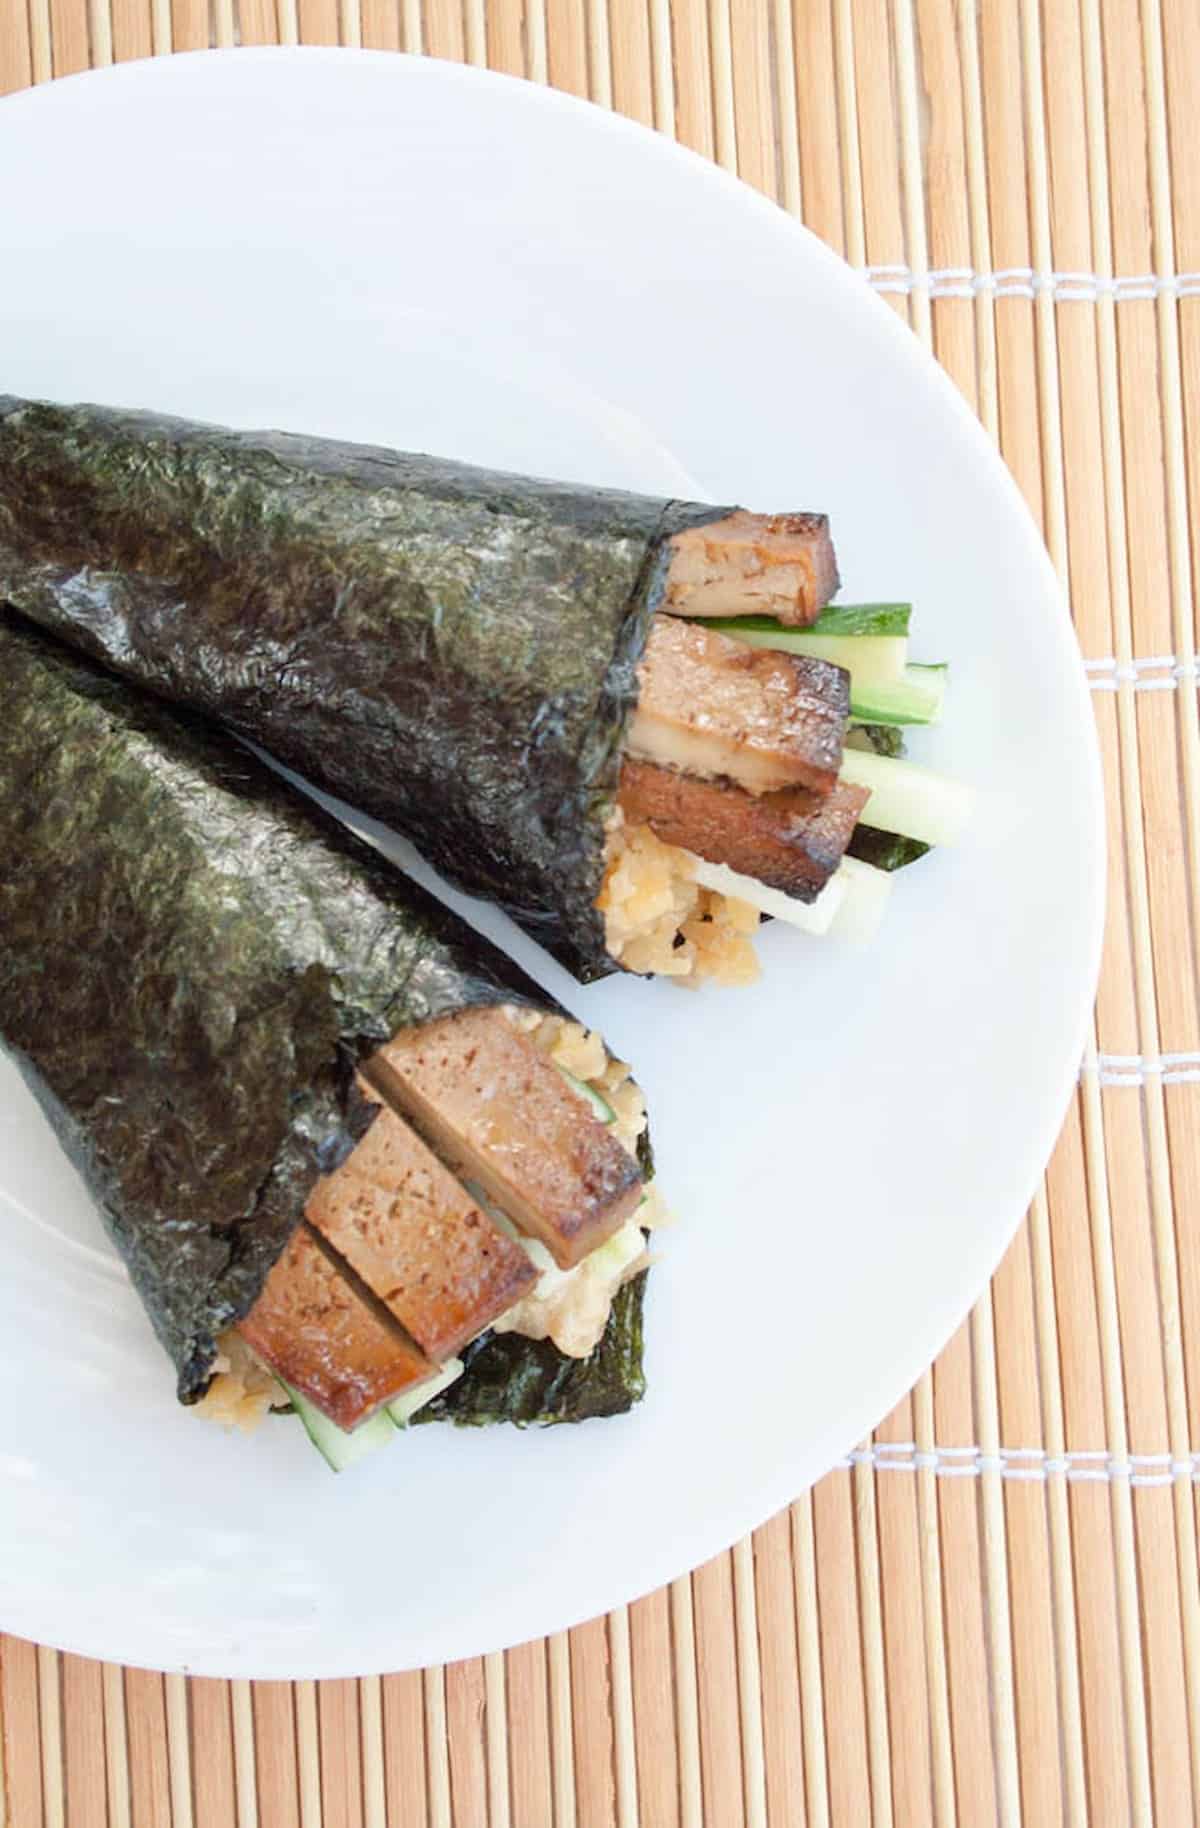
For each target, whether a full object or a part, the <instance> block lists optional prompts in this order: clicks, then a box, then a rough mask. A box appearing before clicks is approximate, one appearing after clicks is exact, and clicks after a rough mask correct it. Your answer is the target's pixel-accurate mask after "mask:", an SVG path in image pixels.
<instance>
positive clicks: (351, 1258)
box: [307, 1092, 537, 1361]
mask: <svg viewBox="0 0 1200 1828" xmlns="http://www.w3.org/2000/svg"><path fill="white" fill-rule="evenodd" d="M371 1095H372V1094H371V1093H370V1092H368V1093H367V1096H368V1097H370V1096H371ZM307 1217H308V1220H309V1223H310V1224H311V1225H313V1226H315V1228H316V1230H317V1231H319V1232H320V1233H321V1235H322V1237H323V1238H324V1239H325V1240H326V1242H327V1243H328V1244H330V1245H332V1246H333V1249H334V1250H335V1251H337V1253H338V1255H339V1256H341V1257H344V1258H345V1260H346V1262H347V1263H348V1264H349V1265H350V1267H351V1269H353V1270H354V1272H355V1274H356V1275H358V1276H360V1277H361V1278H362V1280H363V1281H364V1282H365V1283H366V1285H367V1287H368V1288H369V1289H370V1290H371V1291H372V1292H373V1293H374V1294H375V1295H377V1296H378V1297H379V1299H380V1301H382V1302H383V1303H384V1305H385V1307H387V1308H388V1309H389V1310H390V1311H391V1312H392V1313H393V1314H394V1315H395V1316H396V1319H397V1320H398V1321H399V1322H400V1324H401V1326H403V1327H404V1329H405V1331H406V1332H408V1333H410V1334H411V1335H412V1337H413V1339H415V1340H416V1342H417V1344H418V1345H419V1346H421V1347H422V1348H423V1349H424V1351H426V1352H427V1353H428V1354H429V1356H430V1358H432V1359H436V1360H438V1361H440V1360H442V1359H445V1358H451V1357H453V1356H454V1354H455V1353H456V1352H457V1351H458V1350H459V1349H460V1347H462V1346H464V1345H466V1343H467V1341H468V1340H469V1339H474V1338H475V1335H476V1334H477V1333H482V1332H483V1330H484V1328H485V1327H488V1326H490V1325H491V1323H492V1321H493V1320H494V1319H495V1318H496V1316H497V1315H498V1314H502V1313H503V1312H504V1310H505V1309H506V1308H509V1307H511V1306H512V1305H513V1303H514V1302H515V1301H519V1300H520V1299H521V1297H522V1296H523V1295H525V1294H527V1293H528V1291H529V1289H530V1288H531V1287H532V1285H533V1283H534V1282H535V1281H536V1280H537V1272H536V1270H535V1269H534V1267H533V1265H532V1263H531V1262H530V1261H529V1257H528V1255H527V1254H526V1252H525V1251H524V1250H523V1249H522V1247H521V1246H520V1245H519V1244H516V1243H514V1242H513V1240H512V1239H511V1238H508V1237H505V1235H504V1233H503V1232H502V1231H501V1230H500V1227H499V1226H498V1225H497V1224H496V1223H495V1222H494V1220H492V1219H490V1218H489V1217H488V1215H487V1214H486V1213H484V1212H481V1211H480V1209H479V1207H478V1206H477V1205H476V1203H475V1201H474V1200H472V1199H471V1198H470V1196H469V1195H468V1194H467V1192H466V1191H465V1189H464V1188H463V1187H461V1186H460V1185H459V1183H458V1182H457V1181H456V1180H455V1178H454V1176H453V1175H452V1174H451V1173H450V1171H449V1169H448V1168H446V1167H444V1166H443V1164H442V1163H441V1162H440V1161H439V1160H438V1158H437V1156H436V1155H435V1154H434V1153H433V1151H432V1150H431V1149H429V1148H427V1147H426V1145H425V1144H424V1143H423V1142H422V1141H421V1138H420V1137H419V1136H418V1135H417V1134H416V1131H415V1130H413V1129H412V1128H411V1126H410V1125H409V1124H407V1123H405V1121H404V1119H403V1118H402V1117H398V1116H397V1115H396V1113H395V1112H394V1111H389V1110H387V1109H386V1108H382V1109H380V1110H379V1111H378V1112H377V1115H376V1116H375V1118H374V1119H373V1121H372V1123H371V1126H370V1128H369V1129H368V1131H367V1133H366V1135H365V1136H364V1137H363V1139H362V1141H361V1142H360V1143H359V1144H358V1145H357V1147H356V1148H355V1149H354V1150H353V1151H352V1153H351V1154H350V1155H349V1156H348V1157H347V1159H346V1160H345V1161H344V1162H343V1163H342V1165H341V1167H340V1168H338V1169H337V1170H336V1171H335V1172H334V1173H333V1174H330V1175H326V1176H325V1177H324V1178H323V1179H322V1180H320V1181H318V1182H317V1185H316V1187H315V1188H314V1189H313V1191H312V1194H311V1195H310V1196H309V1202H308V1210H307Z"/></svg>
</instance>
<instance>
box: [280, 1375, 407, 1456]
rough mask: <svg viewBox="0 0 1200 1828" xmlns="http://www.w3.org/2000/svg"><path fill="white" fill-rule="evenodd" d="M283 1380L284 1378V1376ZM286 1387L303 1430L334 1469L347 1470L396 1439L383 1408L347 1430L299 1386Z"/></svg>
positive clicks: (286, 1385) (287, 1385)
mask: <svg viewBox="0 0 1200 1828" xmlns="http://www.w3.org/2000/svg"><path fill="white" fill-rule="evenodd" d="M280 1382H281V1383H282V1382H283V1380H282V1378H281V1379H280ZM283 1387H284V1389H285V1390H286V1391H287V1393H288V1395H289V1397H290V1398H291V1400H292V1407H293V1408H294V1409H295V1411H296V1414H297V1415H298V1416H299V1417H300V1420H301V1421H302V1422H303V1423H304V1431H305V1433H306V1434H307V1436H308V1438H309V1440H310V1441H311V1442H312V1444H313V1446H314V1447H315V1448H316V1450H317V1452H318V1453H319V1454H320V1455H321V1456H322V1458H323V1459H324V1460H325V1461H326V1463H327V1464H328V1465H329V1466H331V1467H332V1468H333V1470H334V1472H335V1473H340V1472H344V1471H345V1469H346V1468H347V1467H348V1466H353V1465H354V1463H355V1461H356V1460H364V1459H365V1458H366V1456H367V1455H368V1454H370V1453H374V1452H375V1449H376V1448H377V1447H382V1446H383V1444H384V1442H385V1441H390V1440H392V1439H394V1436H395V1429H394V1428H393V1426H392V1423H391V1422H389V1420H388V1418H387V1415H386V1413H385V1412H384V1411H383V1410H382V1409H380V1410H378V1411H377V1412H376V1414H374V1415H373V1416H371V1417H370V1419H369V1420H368V1421H365V1422H360V1423H359V1425H358V1427H357V1428H355V1429H353V1430H347V1429H345V1428H339V1427H338V1426H337V1424H336V1422H331V1421H330V1420H329V1417H328V1416H327V1415H322V1414H321V1411H320V1410H319V1409H318V1408H317V1407H316V1405H315V1404H314V1403H310V1402H309V1400H308V1398H307V1397H306V1396H301V1395H300V1392H299V1391H298V1390H293V1389H292V1386H291V1385H290V1384H284V1386H283Z"/></svg>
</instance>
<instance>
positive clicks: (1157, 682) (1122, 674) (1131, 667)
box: [1083, 654, 1200, 692]
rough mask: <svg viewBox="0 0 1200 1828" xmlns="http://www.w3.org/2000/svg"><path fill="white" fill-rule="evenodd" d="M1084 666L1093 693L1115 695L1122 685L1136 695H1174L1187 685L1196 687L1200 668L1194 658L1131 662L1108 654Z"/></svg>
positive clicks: (1163, 657)
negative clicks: (1154, 693)
mask: <svg viewBox="0 0 1200 1828" xmlns="http://www.w3.org/2000/svg"><path fill="white" fill-rule="evenodd" d="M1083 665H1084V670H1085V672H1086V673H1087V676H1088V684H1089V685H1090V686H1091V688H1092V691H1093V692H1116V691H1119V690H1120V688H1121V686H1123V685H1131V686H1132V687H1133V689H1134V691H1135V692H1173V691H1175V690H1176V688H1177V687H1178V686H1180V685H1183V684H1184V683H1185V682H1186V683H1187V684H1189V685H1194V684H1195V683H1196V680H1197V678H1198V677H1200V669H1198V668H1197V665H1196V661H1195V660H1194V659H1193V658H1192V657H1191V656H1189V657H1188V658H1187V659H1186V660H1177V659H1176V657H1175V655H1174V654H1155V655H1153V656H1151V657H1149V658H1148V659H1145V660H1128V661H1121V660H1117V659H1115V658H1114V657H1113V656H1112V655H1107V656H1105V657H1104V658H1103V659H1100V660H1085V661H1084V663H1083Z"/></svg>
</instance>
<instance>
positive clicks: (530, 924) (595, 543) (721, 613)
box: [0, 397, 925, 982]
mask: <svg viewBox="0 0 1200 1828" xmlns="http://www.w3.org/2000/svg"><path fill="white" fill-rule="evenodd" d="M837 584H838V574H837V567H836V563H835V558H834V551H833V546H832V543H831V540H830V534H829V528H828V524H827V521H826V518H825V516H824V515H821V514H812V513H784V514H754V513H749V512H747V511H746V510H745V509H742V508H734V507H728V506H708V505H704V504H701V503H695V502H680V501H670V500H663V499H659V498H655V497H649V496H641V495H632V494H626V493H622V492H620V491H616V490H609V489H599V488H587V487H583V486H580V485H576V484H566V483H557V482H547V481H541V480H538V479H535V478H530V477H522V476H511V475H503V474H499V473H497V472H494V471H489V470H483V469H477V468H473V467H471V466H468V465H464V464H456V463H451V462H447V461H443V460H442V459H438V458H432V457H426V456H416V455H409V454H404V453H400V452H396V451H391V450H383V449H376V448H372V447H366V446H361V445H354V444H346V443H340V442H336V441H333V440H330V439H322V438H312V437H302V436H298V435H295V434H283V433H277V432H244V431H229V430H225V429H222V428H220V427H214V426H206V425H200V424H194V423H191V422H188V421H183V420H178V419H168V418H164V417H161V416H157V415H154V414H151V413H145V412H127V411H117V410H111V409H107V408H103V407H96V406H70V407H63V406H53V405H46V404H38V403H31V402H27V401H21V400H16V399H9V398H2V397H0V597H3V598H6V599H7V600H8V601H10V602H12V603H13V604H14V605H15V606H16V607H17V608H18V609H20V610H21V611H23V612H24V613H25V614H27V615H28V616H30V617H31V618H33V619H34V620H35V621H37V622H39V623H40V624H42V625H43V626H44V627H46V628H48V629H50V630H51V631H53V632H55V633H57V634H59V635H61V636H62V637H63V638H64V639H66V640H68V641H69V642H71V643H72V644H74V645H78V646H81V647H83V648H84V649H85V650H86V651H87V652H89V653H90V654H91V655H92V656H93V657H95V658H98V659H100V660H102V661H104V662H105V663H106V664H107V665H109V666H111V667H113V668H115V669H116V670H117V671H119V672H121V673H123V674H125V675H127V676H128V677H130V678H132V679H133V680H135V681H136V682H137V683H139V684H141V685H144V686H147V687H149V688H150V689H152V690H153V691H155V692H157V693H159V694H161V695H163V696H164V697H167V698H171V699H175V700H178V701H180V702H183V703H184V704H187V705H189V706H191V707H193V708H195V709H198V710H200V711H202V712H205V713H207V714H209V715H212V716H214V717H216V718H219V719H220V720H222V721H223V722H224V723H226V724H227V725H229V726H230V727H232V728H233V729H235V730H236V731H238V732H239V733H240V734H241V735H243V736H245V737H247V738H250V739H252V740H254V741H256V742H258V743H260V744H261V745H262V746H263V747H264V748H266V749H267V750H269V751H270V752H271V753H272V754H274V755H275V756H277V757H278V758H280V759H281V760H282V761H284V762H286V763H288V764H289V765H290V766H291V767H293V768H295V769H296V770H298V771H299V772H300V773H301V774H303V775H306V776H307V777H309V778H310V779H311V780H313V781H315V782H316V783H318V784H319V785H320V786H322V787H324V788H326V789H327V790H329V791H330V792H332V793H335V794H338V795H340V796H341V798H343V799H344V800H347V801H349V802H350V803H351V804H352V805H355V806H357V807H360V808H362V809H363V810H365V811H367V812H370V813H372V814H374V815H375V816H376V817H377V818H379V819H381V820H383V821H384V823H386V824H388V825H390V826H392V827H394V828H395V829H397V830H399V831H402V832H404V833H405V834H406V835H408V836H409V837H410V838H412V839H413V840H414V842H415V843H416V844H417V845H418V846H419V848H420V849H421V850H422V852H423V853H424V855H425V856H426V857H427V858H428V860H429V861H430V862H431V863H432V864H434V865H435V866H436V867H437V868H438V869H439V870H441V871H442V872H443V874H444V875H446V876H447V877H448V878H449V879H450V880H452V881H454V882H456V883H457V884H459V885H460V886H461V887H462V888H464V889H466V890H467V891H469V892H470V893H473V894H477V895H482V896H485V897H487V898H488V899H490V900H492V901H495V902H497V903H499V904H500V905H501V906H502V907H504V908H505V909H506V910H507V911H508V912H509V913H510V914H511V915H512V916H513V917H514V918H515V919H516V920H518V921H519V922H520V923H521V924H522V925H523V926H524V927H525V928H526V929H527V930H528V931H529V932H530V933H531V934H533V936H534V937H535V938H537V939H539V940H541V941H542V943H543V944H545V945H546V946H547V947H548V948H549V950H550V951H552V952H553V953H555V955H556V956H557V957H558V958H559V959H561V960H562V962H563V963H564V964H566V965H567V966H568V967H569V968H570V969H572V970H573V971H574V972H575V973H576V975H577V976H579V977H580V978H582V979H584V980H587V979H589V978H593V977H596V976H599V975H601V974H603V973H605V972H607V971H611V970H613V969H615V968H616V967H618V966H619V967H622V968H624V969H627V970H631V971H636V972H643V973H661V974H663V975H666V976H671V977H676V978H681V979H693V980H694V979H696V978H699V977H703V976H709V977H715V978H717V979H721V980H724V981H729V982H738V981H742V980H744V979H747V978H749V977H752V976H753V975H754V974H755V971H756V969H757V967H756V963H755V960H754V954H753V949H752V947H751V944H750V935H751V934H752V932H753V930H754V929H755V928H756V927H757V925H758V920H759V914H760V912H761V911H762V910H763V909H764V908H767V907H768V906H770V907H774V906H776V905H777V902H778V897H779V896H780V895H781V894H782V895H784V896H786V897H787V898H788V900H789V902H791V903H793V904H801V905H804V904H809V903H813V902H815V901H816V900H817V899H818V898H819V897H820V896H821V894H822V893H823V892H824V891H825V890H826V888H827V887H828V886H829V885H830V879H831V878H832V877H833V876H835V875H836V874H838V872H839V866H840V864H841V861H842V858H843V856H844V854H845V851H846V847H847V845H848V843H849V841H850V838H851V836H852V833H853V830H854V825H855V823H856V821H857V819H858V817H859V815H860V814H861V813H862V812H863V809H864V806H865V804H866V801H867V798H868V790H867V789H865V788H864V787H862V786H861V785H859V784H857V783H856V782H855V781H853V780H851V779H843V778H842V766H843V742H844V738H845V734H846V729H847V725H848V720H849V718H850V716H851V713H852V711H853V709H854V706H853V703H852V696H851V678H852V672H853V667H852V666H849V665H842V664H838V663H837V662H836V661H835V660H833V659H831V658H829V657H828V655H829V654H830V653H836V654H839V655H842V656H843V657H845V655H846V650H847V648H853V645H854V640H855V639H856V638H857V639H858V640H859V641H860V642H861V640H862V639H864V637H862V636H861V635H858V636H856V633H855V631H856V630H857V628H858V624H857V623H856V622H855V621H854V619H853V617H852V616H850V617H849V619H848V618H847V615H846V614H845V613H842V614H841V615H840V619H839V620H838V628H839V629H841V630H842V633H841V634H839V635H838V636H837V638H836V640H835V641H834V643H833V645H832V647H831V646H830V642H829V640H828V639H827V638H826V637H825V636H820V637H818V634H817V633H815V632H814V633H813V634H812V638H811V642H810V645H809V647H808V648H805V646H804V642H803V641H802V639H801V636H803V635H804V633H805V631H806V630H812V629H813V628H814V625H817V624H819V622H820V618H821V612H822V609H823V607H824V605H825V604H826V603H827V602H828V600H829V598H830V597H831V596H832V594H833V593H834V591H835V590H836V589H837ZM747 617H748V618H750V621H751V622H752V623H753V625H754V627H755V629H757V631H758V632H757V634H756V635H755V636H754V641H755V643H756V644H755V645H753V646H751V645H748V642H747V641H746V640H742V639H740V638H739V632H738V631H739V629H740V628H741V627H742V626H743V622H742V621H739V618H740V619H744V618H747ZM764 623H765V624H766V627H767V629H768V634H767V635H766V636H765V637H764V635H763V632H762V625H763V624H764ZM871 626H872V627H873V626H874V624H872V625H871ZM772 627H774V628H775V629H776V630H777V631H782V633H781V634H780V635H779V637H778V639H777V640H776V641H773V639H772V637H771V636H770V634H769V630H770V629H771V628H772ZM847 630H848V631H849V633H847V632H846V631H847ZM822 642H823V643H824V645H822ZM813 644H815V645H813ZM875 645H876V647H877V646H878V641H876V643H875ZM896 645H902V642H899V641H893V646H896ZM889 690H890V691H891V694H892V698H895V697H896V693H897V691H898V690H899V686H897V684H896V682H895V681H891V682H890V684H889ZM884 696H886V694H885V695H884ZM918 696H919V695H918ZM909 697H910V698H911V697H912V694H911V693H910V694H909ZM879 698H880V690H879V689H876V690H875V697H874V698H873V699H872V704H873V705H875V709H874V710H873V712H872V715H873V716H876V717H879V716H882V715H884V712H883V710H881V709H880V706H879V705H878V704H875V700H876V699H879ZM889 702H890V701H889ZM914 702H915V701H914ZM924 702H925V700H924V699H922V700H921V703H922V704H924ZM905 703H906V705H908V711H907V712H906V715H908V714H910V713H911V712H912V706H911V705H910V704H909V701H908V699H906V700H905ZM912 835H918V836H919V835H920V834H912ZM698 862H703V863H707V864H708V865H711V866H715V867H717V868H720V869H721V870H722V871H723V872H724V873H723V875H722V877H721V880H722V882H724V883H726V884H732V888H728V889H727V891H725V892H718V891H716V890H714V889H712V888H710V887H706V886H705V885H704V883H703V881H702V880H701V877H702V875H703V874H704V872H703V871H702V870H700V869H698ZM835 886H836V887H837V890H838V892H839V893H843V892H844V888H845V884H844V883H839V884H837V885H835ZM799 924H801V925H804V924H810V923H806V922H804V921H803V920H801V921H800V922H799Z"/></svg>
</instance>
